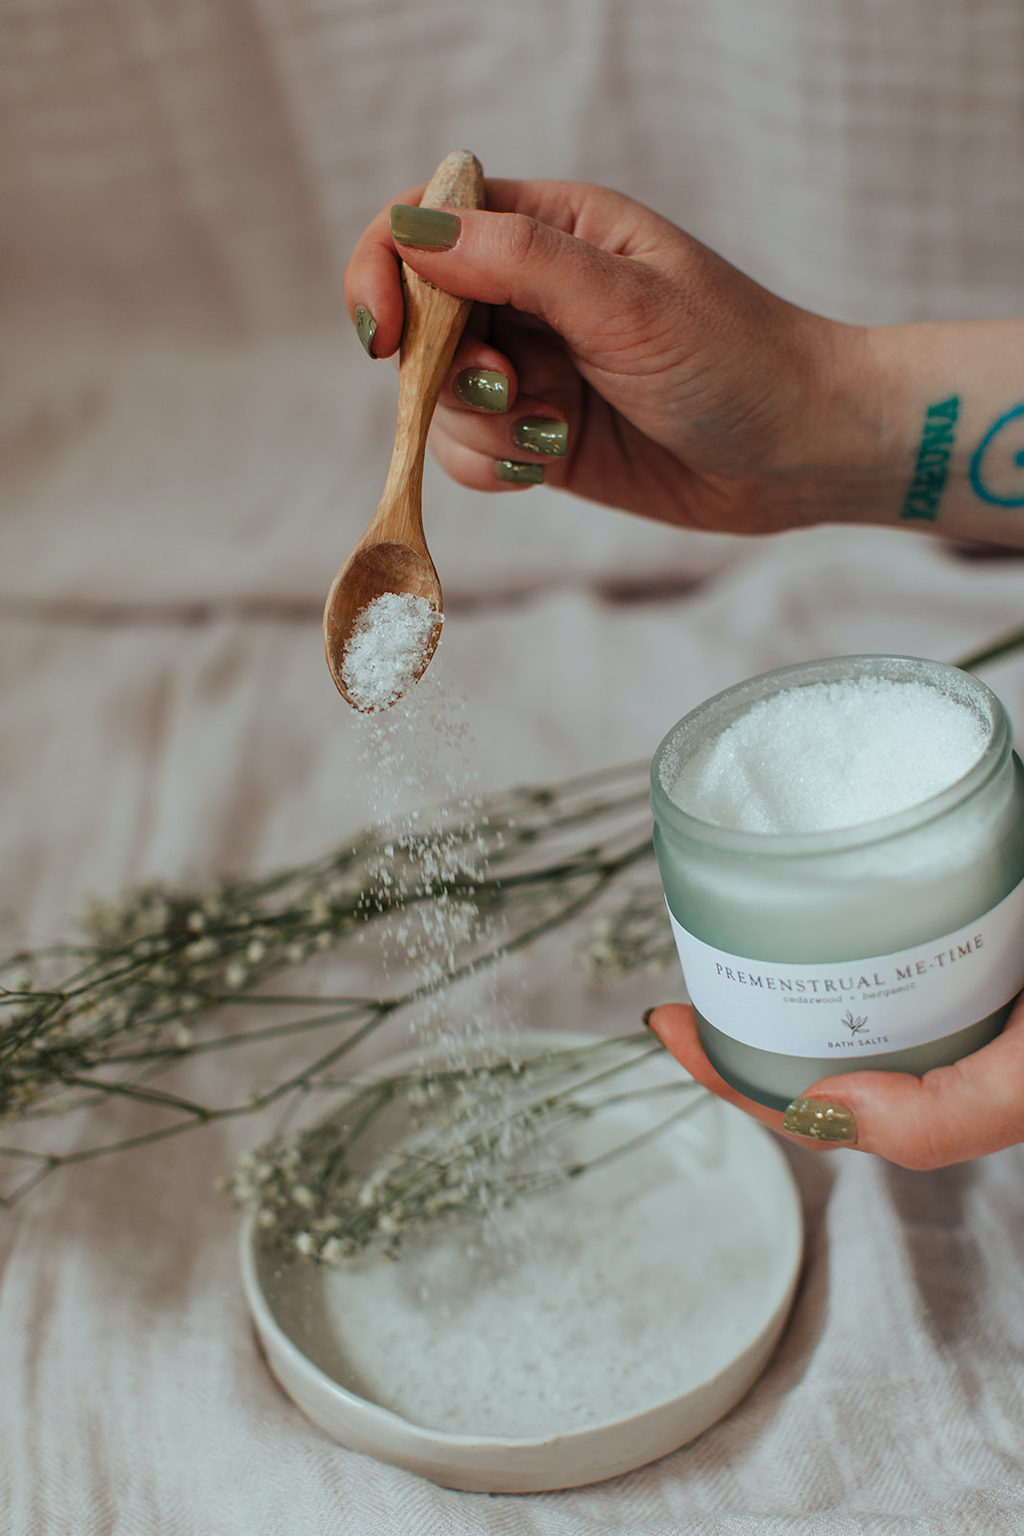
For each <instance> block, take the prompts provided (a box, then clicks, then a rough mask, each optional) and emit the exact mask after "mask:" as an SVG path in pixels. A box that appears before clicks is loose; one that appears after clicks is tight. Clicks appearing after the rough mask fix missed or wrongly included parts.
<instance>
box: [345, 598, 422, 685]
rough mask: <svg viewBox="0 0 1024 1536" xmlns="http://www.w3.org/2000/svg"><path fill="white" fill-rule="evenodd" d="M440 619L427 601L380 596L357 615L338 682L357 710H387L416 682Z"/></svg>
mask: <svg viewBox="0 0 1024 1536" xmlns="http://www.w3.org/2000/svg"><path fill="white" fill-rule="evenodd" d="M443 618H444V615H443V614H442V613H439V612H438V610H437V609H436V608H435V607H434V605H433V604H432V603H431V602H430V601H429V599H428V598H425V597H415V596H414V595H413V594H412V593H411V592H382V593H381V595H380V596H379V597H375V598H374V599H373V601H372V602H370V603H367V605H366V607H365V608H363V609H361V610H360V612H359V613H358V614H357V615H356V621H355V624H354V625H353V627H352V634H351V635H350V637H349V641H348V644H347V645H346V647H345V655H344V660H343V662H342V668H341V680H342V682H343V683H344V685H345V690H346V692H347V694H348V697H349V699H350V701H351V702H352V703H353V704H354V705H355V707H356V708H357V709H363V710H376V709H387V708H388V707H389V706H390V705H391V704H394V703H395V702H396V700H398V699H400V698H401V697H402V695H403V694H404V693H406V692H407V691H408V690H409V689H410V688H411V687H412V685H413V684H414V683H415V682H416V681H417V679H418V678H419V677H420V675H421V673H422V672H423V669H424V668H425V666H426V665H427V662H428V661H429V660H430V656H431V653H432V652H433V649H434V646H435V644H436V641H437V631H438V629H439V627H440V624H441V621H442V619H443Z"/></svg>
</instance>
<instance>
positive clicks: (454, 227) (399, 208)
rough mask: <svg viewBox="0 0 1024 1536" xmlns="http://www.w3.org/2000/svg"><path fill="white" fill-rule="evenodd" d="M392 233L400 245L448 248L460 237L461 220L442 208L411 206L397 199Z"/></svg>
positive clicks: (436, 249)
mask: <svg viewBox="0 0 1024 1536" xmlns="http://www.w3.org/2000/svg"><path fill="white" fill-rule="evenodd" d="M391 233H392V235H393V236H394V238H395V239H396V240H397V241H398V243H399V245H416V246H419V248H420V249H421V250H424V251H448V250H450V249H451V247H452V246H453V245H454V244H455V242H456V240H457V239H458V238H459V221H458V219H457V218H456V216H455V214H454V213H446V212H445V210H444V209H443V208H410V207H408V205H407V204H405V203H396V204H395V205H394V207H393V208H392V210H391Z"/></svg>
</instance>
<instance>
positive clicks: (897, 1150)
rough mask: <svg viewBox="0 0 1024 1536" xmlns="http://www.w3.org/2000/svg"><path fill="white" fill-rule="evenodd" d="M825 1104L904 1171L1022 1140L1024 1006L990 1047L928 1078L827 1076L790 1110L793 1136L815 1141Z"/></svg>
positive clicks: (860, 1142) (863, 1142)
mask: <svg viewBox="0 0 1024 1536" xmlns="http://www.w3.org/2000/svg"><path fill="white" fill-rule="evenodd" d="M826 1106H835V1107H836V1108H838V1109H839V1110H840V1111H841V1110H844V1109H845V1110H847V1111H849V1113H850V1114H852V1116H853V1118H854V1121H855V1125H856V1145H857V1146H858V1147H859V1148H860V1150H861V1151H864V1152H875V1153H877V1154H878V1155H879V1156H880V1157H884V1158H886V1159H887V1160H888V1161H889V1162H892V1163H898V1164H899V1165H900V1166H901V1167H903V1168H917V1169H923V1168H944V1167H946V1166H948V1165H949V1164H950V1163H960V1162H965V1161H967V1160H968V1159H970V1158H975V1157H984V1156H986V1155H987V1154H988V1153H990V1152H998V1151H999V1150H1000V1149H1001V1148H1003V1147H1010V1146H1014V1145H1015V1144H1016V1143H1017V1142H1020V1141H1024V1002H1022V1001H1018V1002H1017V1004H1016V1005H1015V1007H1014V1010H1013V1012H1012V1013H1011V1015H1010V1018H1009V1020H1008V1021H1007V1024H1006V1027H1005V1029H1004V1030H1003V1033H1002V1034H1001V1035H999V1036H998V1037H997V1038H996V1039H995V1040H993V1041H992V1042H991V1043H990V1044H989V1045H986V1046H983V1047H982V1049H981V1050H980V1051H975V1052H974V1053H973V1055H971V1056H965V1057H963V1059H962V1060H960V1061H957V1062H953V1063H952V1065H950V1066H948V1067H935V1068H933V1069H932V1071H930V1072H926V1073H925V1074H924V1076H923V1077H913V1076H911V1075H910V1074H909V1073H906V1072H849V1073H838V1074H835V1075H834V1076H832V1077H823V1078H821V1079H820V1081H818V1082H816V1083H814V1084H813V1085H812V1086H811V1087H809V1088H808V1089H806V1090H805V1092H804V1093H803V1094H802V1095H801V1096H800V1098H799V1099H797V1100H795V1101H794V1103H793V1104H791V1105H790V1107H789V1109H788V1110H787V1111H786V1114H785V1116H784V1119H783V1124H784V1126H785V1128H786V1129H787V1130H789V1131H797V1132H799V1131H803V1133H804V1134H805V1135H810V1136H812V1137H813V1136H815V1134H816V1133H815V1130H814V1125H815V1123H819V1124H820V1115H821V1114H823V1113H827V1109H826Z"/></svg>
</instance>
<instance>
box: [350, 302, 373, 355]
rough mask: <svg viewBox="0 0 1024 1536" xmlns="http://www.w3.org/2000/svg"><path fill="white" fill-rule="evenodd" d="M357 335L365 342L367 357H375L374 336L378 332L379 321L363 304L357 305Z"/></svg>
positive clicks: (364, 347) (364, 348)
mask: <svg viewBox="0 0 1024 1536" xmlns="http://www.w3.org/2000/svg"><path fill="white" fill-rule="evenodd" d="M355 319H356V335H357V336H358V337H359V340H360V341H361V342H362V344H363V350H364V351H365V353H366V355H367V357H373V356H374V351H373V338H374V336H375V335H376V334H377V322H376V320H375V319H374V318H373V316H372V315H371V314H370V311H369V310H368V309H367V308H366V307H365V306H364V305H362V304H357V305H356V316H355Z"/></svg>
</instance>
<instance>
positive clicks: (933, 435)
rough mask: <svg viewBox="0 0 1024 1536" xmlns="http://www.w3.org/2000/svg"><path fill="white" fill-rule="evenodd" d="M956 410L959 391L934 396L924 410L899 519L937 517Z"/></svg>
mask: <svg viewBox="0 0 1024 1536" xmlns="http://www.w3.org/2000/svg"><path fill="white" fill-rule="evenodd" d="M959 414H960V396H959V395H950V397H949V399H948V400H937V401H936V402H935V404H934V405H930V406H929V407H928V409H927V411H926V412H925V417H924V432H923V433H922V436H921V446H920V448H919V449H918V450H917V463H916V464H915V466H914V478H913V480H911V482H910V489H909V490H908V492H907V495H906V500H905V501H904V503H903V508H902V511H901V512H900V518H901V519H911V518H918V519H922V520H923V521H924V522H926V523H934V522H935V521H936V520H937V518H938V515H939V502H940V501H941V500H942V493H943V491H944V490H945V489H946V480H947V478H948V476H949V460H950V457H951V455H952V453H953V438H954V436H955V434H956V420H957V417H958V416H959Z"/></svg>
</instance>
